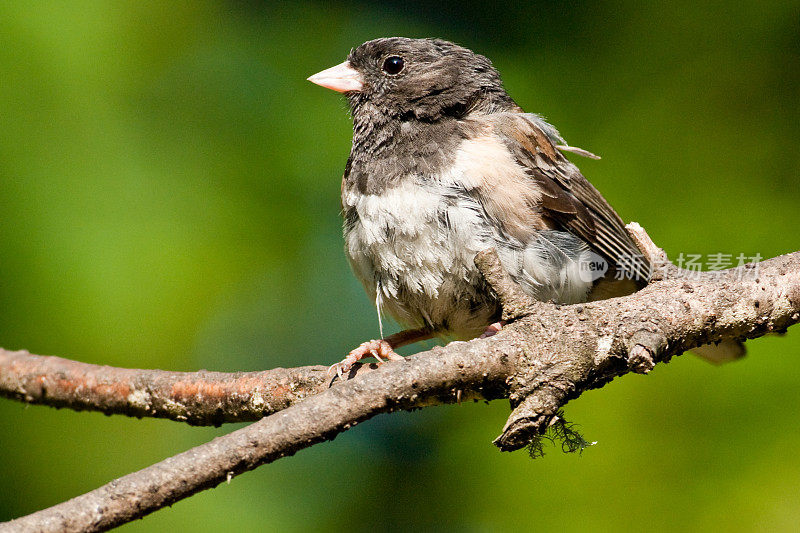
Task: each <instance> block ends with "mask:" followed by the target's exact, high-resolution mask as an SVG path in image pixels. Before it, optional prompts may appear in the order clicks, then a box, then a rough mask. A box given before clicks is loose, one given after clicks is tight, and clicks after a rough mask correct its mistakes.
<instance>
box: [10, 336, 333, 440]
mask: <svg viewBox="0 0 800 533" xmlns="http://www.w3.org/2000/svg"><path fill="white" fill-rule="evenodd" d="M326 372H327V367H325V366H304V367H297V368H274V369H272V370H266V371H263V372H235V373H225V372H209V371H207V370H201V371H199V372H167V371H164V370H138V369H131V368H113V367H109V366H101V365H92V364H88V363H81V362H78V361H70V360H68V359H62V358H60V357H54V356H42V355H33V354H31V353H28V352H27V351H24V350H21V351H15V352H12V351H8V350H3V349H2V348H0V396H3V397H6V398H11V399H13V400H19V401H21V402H25V403H30V404H40V405H49V406H51V407H66V408H69V409H73V410H75V411H100V412H102V413H105V414H108V415H110V414H122V415H127V416H135V417H139V418H141V417H145V416H147V417H155V418H168V419H170V420H176V421H179V422H186V423H188V424H191V425H195V426H211V425H213V426H219V425H221V424H223V423H226V422H254V421H256V420H260V419H261V418H263V417H265V416H267V415H270V414H272V413H275V412H277V411H280V410H282V409H286V408H287V407H289V406H290V405H292V404H293V403H296V402H298V401H300V400H302V399H304V398H306V397H308V396H310V395H313V394H317V393H319V392H321V391H323V390H325V389H326V388H327V384H326Z"/></svg>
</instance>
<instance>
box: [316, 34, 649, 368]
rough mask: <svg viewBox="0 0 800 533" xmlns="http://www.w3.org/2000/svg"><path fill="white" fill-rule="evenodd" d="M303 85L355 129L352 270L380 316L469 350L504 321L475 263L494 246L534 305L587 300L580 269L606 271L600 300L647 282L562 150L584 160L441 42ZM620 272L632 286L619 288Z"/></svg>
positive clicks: (347, 189)
mask: <svg viewBox="0 0 800 533" xmlns="http://www.w3.org/2000/svg"><path fill="white" fill-rule="evenodd" d="M398 66H400V70H399V71H398V72H395V70H397V67H398ZM309 79H310V80H311V81H314V82H316V83H319V84H320V85H323V86H326V87H330V88H333V89H334V90H339V91H341V92H344V93H345V95H346V96H347V99H348V102H349V104H350V109H351V113H352V117H353V145H352V150H351V152H350V157H349V158H348V161H347V165H346V168H345V173H344V178H343V181H342V209H343V215H344V219H345V224H344V237H345V244H346V245H345V250H346V254H347V257H348V259H349V261H350V263H351V265H352V267H353V271H354V272H355V274H356V276H357V277H358V278H359V280H360V281H361V282H362V283H363V284H364V287H365V288H366V290H367V292H368V294H369V295H370V297H371V298H372V299H373V301H375V302H376V305H377V306H378V311H379V313H380V312H385V313H388V314H390V315H391V316H393V317H394V318H396V319H397V320H398V321H399V322H400V323H402V324H405V325H407V326H409V327H412V328H417V329H418V330H419V332H420V335H418V337H423V336H429V335H430V334H434V335H442V336H449V337H455V338H464V339H467V338H473V337H475V336H477V335H479V334H480V333H481V332H483V331H484V330H485V329H486V327H487V326H488V325H489V324H490V323H491V322H493V321H495V320H497V319H498V318H499V314H500V309H499V307H498V302H497V300H496V298H495V296H494V294H493V293H492V291H491V290H489V289H488V288H487V287H486V286H485V284H484V281H483V279H482V277H481V275H480V273H479V272H478V271H477V269H476V267H475V265H474V263H473V260H474V257H475V254H476V253H477V252H479V251H481V250H485V249H488V248H491V247H494V248H495V249H496V250H497V252H498V254H499V257H500V260H501V262H502V263H503V266H504V267H505V268H506V270H507V271H508V272H509V274H510V275H511V276H512V277H513V279H514V280H516V281H517V282H518V283H519V284H520V285H521V286H522V288H523V289H524V290H525V291H526V292H527V293H529V294H530V295H531V296H533V297H535V298H537V299H540V300H546V301H547V300H552V301H555V302H560V303H576V302H581V301H585V300H587V299H589V298H591V294H590V293H591V291H592V288H593V286H595V285H596V283H597V282H598V279H597V277H598V276H596V275H592V273H589V272H586V271H582V270H581V266H582V265H585V264H586V263H587V262H589V261H592V260H595V259H599V258H601V259H602V260H604V261H606V262H607V263H608V265H609V267H610V270H609V275H606V277H605V279H604V280H603V283H602V285H603V287H602V289H603V295H604V296H608V295H612V294H615V291H616V293H621V294H624V293H627V292H631V291H632V290H635V288H636V286H637V285H639V286H640V285H641V284H643V283H645V282H646V281H647V279H648V277H649V269H650V267H649V265H647V264H646V263H644V262H643V261H641V262H638V263H637V262H633V263H632V262H631V260H630V259H631V258H632V257H637V258H638V257H640V252H639V250H638V249H637V248H636V246H635V244H634V243H633V242H632V241H631V239H630V237H629V236H628V234H627V232H626V231H625V229H624V225H623V223H622V220H621V219H620V217H619V216H618V215H617V214H616V212H614V210H613V209H612V208H611V206H610V205H609V204H608V203H607V202H606V201H605V199H604V198H603V197H602V195H601V194H600V193H599V192H598V191H597V190H596V189H595V188H594V187H593V186H592V185H591V184H590V183H589V182H588V181H587V180H586V179H585V178H584V177H583V175H581V173H580V171H579V170H578V169H577V167H575V166H574V165H573V164H572V163H570V162H569V161H568V160H567V159H566V158H565V157H564V155H563V154H562V153H561V151H562V150H564V151H576V152H578V153H580V154H582V155H589V156H591V154H588V153H587V152H583V151H582V150H579V149H574V148H571V147H569V146H567V145H566V143H565V142H564V140H563V139H562V138H561V136H560V135H559V133H558V131H556V129H555V128H554V127H553V126H551V125H550V124H548V123H546V122H545V121H544V120H543V119H542V118H541V117H539V116H537V115H534V114H529V113H524V112H523V111H522V109H520V107H519V106H518V105H517V104H516V103H515V102H514V100H512V98H511V97H510V96H509V95H508V94H507V93H506V91H505V89H504V88H503V85H502V83H501V81H500V76H499V74H498V73H497V71H496V70H495V68H494V67H493V66H492V64H491V62H490V61H489V60H488V59H487V58H485V57H483V56H481V55H478V54H475V53H474V52H472V51H470V50H468V49H466V48H463V47H460V46H457V45H455V44H453V43H450V42H447V41H442V40H438V39H407V38H400V37H393V38H386V39H376V40H373V41H369V42H366V43H364V44H362V45H361V46H359V47H357V48H355V49H354V50H352V51H351V53H350V55H349V56H348V60H347V62H345V63H343V64H342V65H339V66H337V67H334V68H332V69H329V70H327V71H324V72H322V73H320V74H318V75H316V76H312V77H311V78H309ZM620 269H623V270H625V269H627V271H626V272H625V273H626V274H629V279H628V280H624V281H623V282H622V283H617V282H615V281H614V280H613V279H612V278H613V276H611V275H610V274H613V273H614V272H616V271H618V270H620ZM409 337H410V338H409ZM413 338H416V337H414V336H413V335H411V336H409V335H406V336H405V337H403V342H407V341H409V340H413ZM387 340H389V342H388V345H389V346H390V347H395V346H397V345H398V344H399V342H397V341H395V342H392V341H391V338H390V339H387ZM373 342H375V341H373ZM366 344H369V343H365V345H366ZM375 346H377V345H370V346H367V347H366V348H364V347H363V346H362V349H361V350H360V352H359V353H356V352H355V351H354V352H353V353H352V354H351V356H349V357H348V359H346V360H345V361H344V362H343V363H344V364H343V366H344V367H345V370H346V369H347V368H349V365H350V364H351V363H352V362H354V361H355V360H357V359H359V358H360V357H363V356H365V355H368V354H369V353H372V354H373V355H375V354H377V353H378V352H376V351H375ZM383 348H384V349H385V348H386V346H384V347H383ZM381 353H384V352H381ZM386 353H388V352H386ZM354 354H355V355H354ZM340 370H341V368H340Z"/></svg>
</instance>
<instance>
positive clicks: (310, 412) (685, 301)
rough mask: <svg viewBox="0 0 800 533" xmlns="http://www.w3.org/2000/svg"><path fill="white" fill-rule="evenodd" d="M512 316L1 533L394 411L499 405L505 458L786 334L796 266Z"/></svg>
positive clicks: (85, 513) (108, 515)
mask: <svg viewBox="0 0 800 533" xmlns="http://www.w3.org/2000/svg"><path fill="white" fill-rule="evenodd" d="M490 263H491V261H490ZM679 274H680V272H679ZM487 278H488V279H489V281H490V283H492V284H493V288H494V290H495V291H496V292H497V294H498V295H499V296H500V297H501V298H504V295H508V294H516V293H515V292H514V289H513V287H504V286H503V284H504V283H506V282H504V281H502V280H503V278H502V276H499V277H494V278H495V279H493V276H492V275H488V276H487ZM506 281H507V280H506ZM509 300H510V299H509ZM504 303H505V302H504ZM523 303H524V304H525V305H522V306H520V307H518V311H520V312H521V314H520V313H513V314H518V315H519V317H518V318H517V319H516V320H515V321H514V322H512V323H511V324H509V325H507V326H506V327H505V328H503V330H502V331H500V332H499V333H498V334H497V335H495V336H493V337H491V338H488V339H476V340H473V341H470V342H453V343H450V344H449V345H447V346H446V347H444V348H441V347H437V348H434V349H433V350H430V351H428V352H424V353H420V354H416V355H414V356H411V357H408V358H407V359H406V360H405V361H403V362H398V363H392V364H387V365H383V366H381V367H379V368H378V369H377V370H375V371H372V372H366V373H362V374H360V375H358V376H356V377H355V378H353V379H351V380H348V381H346V382H344V383H341V384H340V385H337V386H334V387H333V388H330V389H327V390H325V391H324V392H322V393H320V394H316V395H312V396H310V397H308V398H306V399H305V400H304V401H302V402H299V403H296V404H294V405H291V406H290V407H288V408H286V409H284V410H283V411H281V412H279V413H275V414H272V415H271V416H268V417H266V418H264V419H263V420H261V421H259V422H256V423H254V424H252V425H250V426H248V427H246V428H243V429H241V430H238V431H235V432H232V433H230V434H228V435H226V436H224V437H219V438H217V439H215V440H213V441H212V442H209V443H207V444H204V445H201V446H198V447H196V448H193V449H192V450H189V451H187V452H184V453H182V454H179V455H177V456H175V457H172V458H170V459H167V460H165V461H162V462H161V463H158V464H156V465H153V466H151V467H148V468H145V469H144V470H141V471H139V472H136V473H133V474H129V475H127V476H125V477H122V478H120V479H118V480H116V481H113V482H111V483H109V484H107V485H105V486H103V487H100V488H99V489H96V490H94V491H92V492H90V493H87V494H85V495H83V496H79V497H77V498H74V499H72V500H69V501H67V502H64V503H62V504H59V505H56V506H54V507H51V508H50V509H46V510H43V511H39V512H37V513H34V514H32V515H29V516H27V517H23V518H20V519H18V520H15V521H12V522H10V523H8V524H6V526H5V527H8V528H28V529H34V530H40V531H84V530H86V531H99V530H104V529H108V528H111V527H114V526H117V525H120V524H123V523H125V522H128V521H130V520H133V519H135V518H139V517H141V516H144V515H146V514H148V513H150V512H153V511H155V510H157V509H159V508H161V507H163V506H165V505H170V504H172V503H174V502H176V501H178V500H180V499H182V498H185V497H187V496H189V495H191V494H194V493H196V492H198V491H201V490H204V489H206V488H210V487H213V486H215V485H217V484H219V483H220V482H222V481H225V480H226V479H228V480H229V479H230V478H231V477H232V476H235V475H238V474H240V473H242V472H244V471H247V470H251V469H253V468H255V467H257V466H259V465H261V464H264V463H268V462H271V461H274V460H276V459H278V458H280V457H284V456H286V455H292V454H294V453H296V452H297V451H299V450H301V449H303V448H306V447H309V446H311V445H313V444H315V443H318V442H322V441H325V440H330V439H332V438H334V437H335V436H336V435H337V434H339V433H341V432H343V431H346V430H347V429H349V428H350V427H352V426H353V425H355V424H357V423H359V422H362V421H364V420H367V419H369V418H371V417H373V416H375V415H376V414H379V413H384V412H391V411H395V410H399V409H411V408H418V407H423V406H426V405H432V404H439V403H452V402H455V401H461V400H465V399H478V398H484V399H496V398H502V397H508V398H509V399H510V400H511V402H512V406H513V407H514V411H513V413H512V417H511V418H510V419H509V423H508V424H507V425H506V428H504V431H503V434H502V435H501V436H500V437H499V438H498V439H497V440H496V441H495V442H496V444H497V445H498V446H499V447H500V449H502V450H513V449H517V448H519V447H521V446H524V445H525V444H527V443H529V442H531V439H532V438H534V437H535V436H536V435H541V434H542V433H543V432H544V431H545V430H546V429H547V427H548V426H549V425H550V424H551V423H552V422H553V420H554V417H556V416H557V411H558V409H559V408H560V407H562V406H563V405H564V404H565V403H567V402H568V401H569V400H570V399H572V398H576V397H578V396H579V395H580V394H581V393H582V392H584V391H585V390H588V389H591V388H597V387H601V386H603V385H604V384H605V383H607V382H609V381H611V380H612V379H614V378H615V377H617V376H620V375H623V374H626V373H628V372H640V373H646V372H648V371H649V370H650V369H651V368H652V367H653V365H655V364H656V363H659V362H666V361H669V359H670V358H671V357H672V356H673V355H678V354H680V353H682V352H684V351H686V350H689V349H692V348H695V347H698V346H700V345H704V344H708V343H713V342H719V341H721V340H722V339H728V338H735V339H745V338H754V337H759V336H761V335H764V334H766V333H768V332H772V331H784V330H785V329H786V328H787V327H788V326H790V325H792V324H795V323H797V322H800V252H795V253H792V254H788V255H785V256H781V257H777V258H774V259H770V260H767V261H764V262H763V263H760V264H758V265H745V266H744V267H740V268H737V269H732V270H728V271H723V272H706V273H692V276H688V277H687V276H681V275H675V276H672V275H669V276H665V277H664V279H661V280H658V281H655V282H653V283H651V284H650V285H648V286H647V287H645V288H644V289H642V290H641V291H639V292H637V293H635V294H632V295H630V296H627V297H624V298H615V299H611V300H604V301H600V302H592V303H586V304H580V305H570V306H556V305H552V304H545V303H541V302H535V303H534V305H529V304H530V303H531V302H523ZM287 372H291V371H287ZM181 375H183V374H181ZM317 386H318V385H317ZM3 529H4V526H0V530H3Z"/></svg>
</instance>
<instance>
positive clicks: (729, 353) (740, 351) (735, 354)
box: [692, 339, 747, 365]
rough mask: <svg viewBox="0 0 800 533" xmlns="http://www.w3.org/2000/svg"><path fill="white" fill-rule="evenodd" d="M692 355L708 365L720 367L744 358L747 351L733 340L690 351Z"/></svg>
mask: <svg viewBox="0 0 800 533" xmlns="http://www.w3.org/2000/svg"><path fill="white" fill-rule="evenodd" d="M692 353H693V354H695V355H697V356H700V357H702V358H703V359H705V360H706V361H708V362H709V363H713V364H715V365H721V364H723V363H729V362H731V361H735V360H737V359H741V358H742V357H744V355H745V353H747V349H746V348H745V346H744V343H743V342H741V341H737V340H735V339H724V340H722V341H720V342H719V343H718V344H705V345H703V346H699V347H697V348H694V349H692Z"/></svg>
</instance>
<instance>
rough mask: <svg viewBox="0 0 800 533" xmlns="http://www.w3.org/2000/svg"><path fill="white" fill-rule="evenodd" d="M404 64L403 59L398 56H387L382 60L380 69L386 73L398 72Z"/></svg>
mask: <svg viewBox="0 0 800 533" xmlns="http://www.w3.org/2000/svg"><path fill="white" fill-rule="evenodd" d="M404 66H405V61H403V58H402V57H400V56H389V57H387V58H386V60H385V61H384V62H383V66H382V67H381V70H383V71H384V72H385V73H386V74H392V75H394V74H400V71H401V70H403V67H404Z"/></svg>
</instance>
